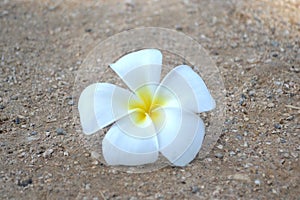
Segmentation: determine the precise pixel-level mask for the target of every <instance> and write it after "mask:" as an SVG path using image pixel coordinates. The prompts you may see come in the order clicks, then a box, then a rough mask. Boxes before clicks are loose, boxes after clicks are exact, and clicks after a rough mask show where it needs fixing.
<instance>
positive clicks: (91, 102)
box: [78, 83, 132, 134]
mask: <svg viewBox="0 0 300 200" xmlns="http://www.w3.org/2000/svg"><path fill="white" fill-rule="evenodd" d="M131 95H132V93H131V92H130V91H128V90H125V89H123V88H120V87H117V86H115V85H112V84H108V83H95V84H92V85H90V86H88V87H87V88H85V89H84V90H83V92H82V93H81V95H80V97H79V102H78V109H79V115H80V121H81V125H82V128H83V132H84V133H85V134H92V133H94V132H96V131H97V130H99V129H101V128H103V127H105V126H108V125H109V124H111V123H113V122H115V121H116V120H118V119H120V118H121V117H123V116H126V115H128V114H129V113H128V100H129V98H130V96H131Z"/></svg>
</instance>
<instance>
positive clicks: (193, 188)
mask: <svg viewBox="0 0 300 200" xmlns="http://www.w3.org/2000/svg"><path fill="white" fill-rule="evenodd" d="M197 192H199V187H198V186H193V187H192V193H194V194H195V193H197Z"/></svg>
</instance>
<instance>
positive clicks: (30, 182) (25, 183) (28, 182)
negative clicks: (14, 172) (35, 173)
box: [18, 178, 32, 187]
mask: <svg viewBox="0 0 300 200" xmlns="http://www.w3.org/2000/svg"><path fill="white" fill-rule="evenodd" d="M30 184H32V179H31V178H29V179H26V180H25V181H21V182H19V183H18V186H22V187H26V186H27V185H30Z"/></svg>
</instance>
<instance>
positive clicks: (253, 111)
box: [0, 0, 300, 200]
mask: <svg viewBox="0 0 300 200" xmlns="http://www.w3.org/2000/svg"><path fill="white" fill-rule="evenodd" d="M83 2H84V3H83ZM299 11H300V1H298V0H274V1H273V0H253V1H246V0H243V1H238V0H226V1H225V0H224V1H222V0H198V1H194V0H183V1H157V0H152V1H137V0H136V1H130V0H127V1H120V2H119V1H115V0H113V1H104V0H102V1H93V0H88V1H79V0H69V1H68V0H66V1H63V0H60V1H50V0H41V1H38V0H36V1H33V0H32V1H25V0H24V1H21V0H19V1H17V0H12V1H10V0H0V59H1V60H0V199H93V200H96V199H131V200H133V199H299V197H300V188H299V184H300V163H299V153H300V142H299V141H300V122H299V115H300V101H299V100H300V98H299V96H300V92H299V90H300V88H299V87H300V86H299V84H300V80H299V79H300V78H299V77H300V75H299V71H300V14H299ZM146 26H155V27H165V28H170V29H174V30H178V31H180V32H183V33H186V34H187V35H189V36H191V37H193V38H194V39H196V40H197V41H199V43H200V44H201V45H203V47H205V48H206V49H207V50H208V52H209V54H210V56H211V57H212V58H213V60H214V61H215V62H216V65H217V67H218V68H219V70H220V72H221V74H222V76H223V79H224V83H225V87H226V111H227V114H226V120H225V122H224V127H223V132H222V135H221V137H220V138H219V140H218V142H217V144H216V145H215V147H214V148H213V149H212V151H211V152H210V153H209V154H208V156H207V157H206V158H205V159H196V160H194V161H193V162H192V163H191V164H189V165H188V166H187V167H185V168H177V167H165V168H162V169H159V170H156V171H153V172H148V173H141V174H128V173H126V172H122V171H118V170H115V169H114V168H112V167H108V166H105V165H104V164H103V163H101V162H99V161H97V160H95V159H94V158H92V157H91V155H90V152H89V151H87V149H86V148H85V147H84V146H83V145H82V142H81V141H80V137H78V134H79V133H77V132H76V131H74V123H72V113H71V112H72V108H73V107H74V106H76V105H74V104H73V102H72V87H73V84H74V80H75V76H76V71H77V69H78V68H79V67H80V64H81V63H82V61H83V60H84V59H85V57H86V56H87V54H88V53H89V51H90V50H91V49H92V48H93V47H94V46H95V44H97V43H98V42H100V41H102V40H104V39H106V38H108V37H109V36H112V35H114V34H116V33H118V32H121V31H124V30H127V29H131V28H136V27H146Z"/></svg>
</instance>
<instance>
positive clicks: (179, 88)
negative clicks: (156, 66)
mask: <svg viewBox="0 0 300 200" xmlns="http://www.w3.org/2000/svg"><path fill="white" fill-rule="evenodd" d="M161 85H162V86H165V87H166V88H168V89H169V90H171V91H172V92H174V93H175V94H176V95H177V97H178V98H179V101H180V103H181V106H182V108H183V109H186V110H189V111H192V112H196V113H200V112H204V111H209V110H212V109H214V108H215V106H216V103H215V100H214V99H213V98H212V96H211V95H210V92H209V91H208V89H207V87H206V85H205V83H204V81H203V80H202V79H201V77H200V76H199V75H198V74H196V73H195V72H194V71H193V70H192V68H190V67H189V66H187V65H180V66H177V67H176V68H174V69H173V70H172V71H170V72H169V73H168V74H167V75H166V77H165V78H164V79H163V81H162V82H161Z"/></svg>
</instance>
